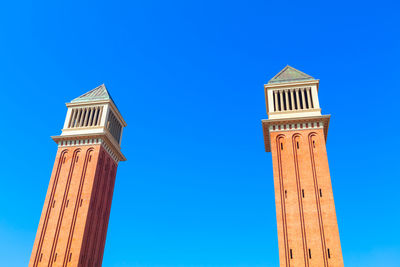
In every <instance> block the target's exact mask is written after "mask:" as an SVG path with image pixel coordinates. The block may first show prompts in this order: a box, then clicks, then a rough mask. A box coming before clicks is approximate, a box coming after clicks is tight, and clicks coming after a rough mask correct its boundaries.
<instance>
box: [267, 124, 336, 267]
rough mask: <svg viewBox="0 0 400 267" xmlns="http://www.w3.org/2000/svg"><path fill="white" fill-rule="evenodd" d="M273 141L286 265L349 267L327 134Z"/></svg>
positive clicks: (284, 134)
mask: <svg viewBox="0 0 400 267" xmlns="http://www.w3.org/2000/svg"><path fill="white" fill-rule="evenodd" d="M270 137H271V152H272V159H273V169H274V186H275V200H276V211H277V212H276V214H277V226H278V241H279V259H280V266H315V267H323V266H332V267H336V266H338V267H339V266H343V258H342V251H341V246H340V239H339V231H338V226H337V220H336V212H335V205H334V201H333V193H332V185H331V180H330V173H329V166H328V158H327V153H326V147H325V138H324V132H323V130H322V129H310V130H288V131H280V132H271V134H270ZM303 192H304V195H303ZM321 195H322V196H321ZM328 249H329V255H328ZM310 253H311V257H310Z"/></svg>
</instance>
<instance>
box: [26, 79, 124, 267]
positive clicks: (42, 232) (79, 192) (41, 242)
mask: <svg viewBox="0 0 400 267" xmlns="http://www.w3.org/2000/svg"><path fill="white" fill-rule="evenodd" d="M66 105H67V107H68V111H67V116H66V119H65V123H64V128H63V129H62V133H61V135H60V136H53V137H52V138H53V140H54V141H55V142H56V143H57V144H58V150H57V155H56V160H55V162H54V167H53V172H52V174H51V178H50V183H49V187H48V190H47V195H46V199H45V202H44V206H43V211H42V215H41V217H40V222H39V227H38V231H37V233H36V239H35V243H34V245H33V250H32V255H31V259H30V262H29V266H31V267H33V266H35V267H36V266H101V263H102V258H103V251H104V245H105V239H106V233H107V226H108V219H109V216H110V209H111V201H112V196H113V190H114V182H115V175H116V172H117V166H118V162H119V161H124V160H126V159H125V157H124V155H123V154H122V153H121V151H120V143H121V136H122V129H123V127H125V126H126V123H125V121H124V119H123V118H122V116H121V114H120V113H119V111H118V109H117V107H116V106H115V104H114V102H113V100H112V98H111V97H110V95H109V93H108V91H107V89H106V87H105V86H104V84H103V85H100V86H99V87H97V88H95V89H93V90H91V91H89V92H88V93H86V94H84V95H82V96H80V97H78V98H76V99H74V100H72V101H71V102H70V103H67V104H66Z"/></svg>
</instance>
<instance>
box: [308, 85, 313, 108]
mask: <svg viewBox="0 0 400 267" xmlns="http://www.w3.org/2000/svg"><path fill="white" fill-rule="evenodd" d="M308 94H309V96H310V108H314V103H313V99H312V94H311V88H308Z"/></svg>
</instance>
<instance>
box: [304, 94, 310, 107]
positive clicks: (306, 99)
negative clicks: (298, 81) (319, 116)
mask: <svg viewBox="0 0 400 267" xmlns="http://www.w3.org/2000/svg"><path fill="white" fill-rule="evenodd" d="M303 92H304V101H305V103H304V106H305V108H310V105H309V104H308V96H307V91H306V90H304V91H303Z"/></svg>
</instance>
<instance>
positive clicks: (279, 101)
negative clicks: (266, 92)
mask: <svg viewBox="0 0 400 267" xmlns="http://www.w3.org/2000/svg"><path fill="white" fill-rule="evenodd" d="M276 94H277V101H278V105H277V106H278V111H281V110H282V107H281V94H280V93H279V92H277V93H276Z"/></svg>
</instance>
